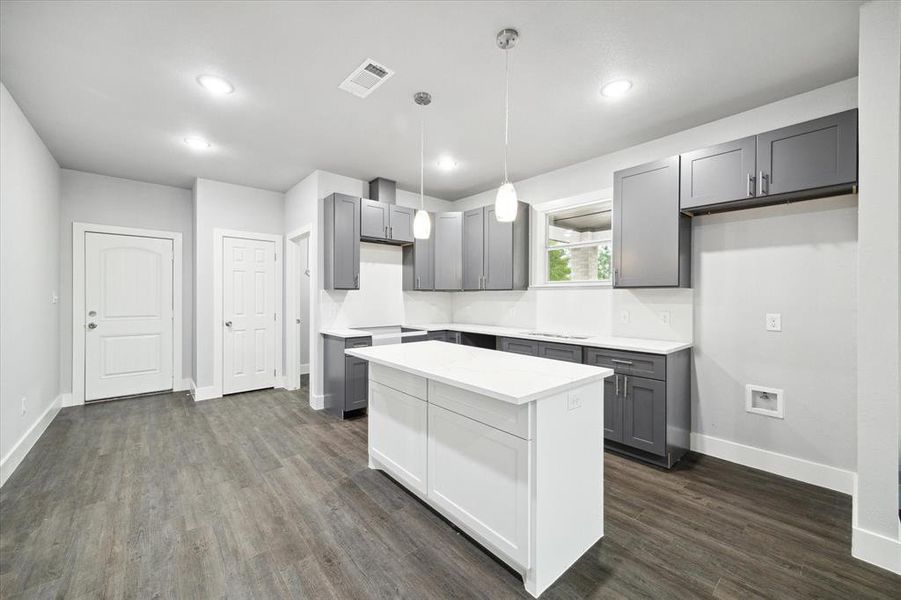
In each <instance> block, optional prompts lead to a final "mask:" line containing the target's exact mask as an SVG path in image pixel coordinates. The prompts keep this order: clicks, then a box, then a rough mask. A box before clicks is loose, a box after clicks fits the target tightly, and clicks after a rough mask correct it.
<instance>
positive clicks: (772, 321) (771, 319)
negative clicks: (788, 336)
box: [766, 313, 782, 331]
mask: <svg viewBox="0 0 901 600" xmlns="http://www.w3.org/2000/svg"><path fill="white" fill-rule="evenodd" d="M766 330H767V331H782V314H781V313H767V314H766Z"/></svg>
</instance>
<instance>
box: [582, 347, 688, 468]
mask: <svg viewBox="0 0 901 600" xmlns="http://www.w3.org/2000/svg"><path fill="white" fill-rule="evenodd" d="M584 354H585V357H584V358H585V360H584V362H585V364H590V365H595V366H599V367H607V368H612V369H613V370H614V374H613V375H612V376H610V377H608V378H607V379H606V380H605V382H604V439H605V441H606V443H605V447H606V448H607V449H608V450H611V451H614V452H619V453H621V454H626V455H629V456H632V457H634V458H638V459H640V460H643V461H645V462H649V463H652V464H655V465H658V466H661V467H665V468H670V467H672V466H673V465H674V464H675V463H676V462H677V461H678V460H679V459H680V458H682V456H684V455H685V453H686V452H688V449H689V445H690V435H691V389H690V384H689V382H690V379H689V376H690V367H691V351H690V350H682V351H679V352H675V353H673V354H667V355H660V354H646V353H640V352H625V351H622V350H608V349H606V348H584Z"/></svg>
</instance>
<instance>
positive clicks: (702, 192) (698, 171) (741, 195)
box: [679, 135, 757, 210]
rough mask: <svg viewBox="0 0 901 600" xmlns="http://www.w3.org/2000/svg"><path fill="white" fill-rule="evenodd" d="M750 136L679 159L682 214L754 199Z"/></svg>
mask: <svg viewBox="0 0 901 600" xmlns="http://www.w3.org/2000/svg"><path fill="white" fill-rule="evenodd" d="M756 153H757V138H756V137H754V136H753V135H752V136H750V137H746V138H742V139H740V140H734V141H731V142H726V143H725V144H717V145H716V146H711V147H710V148H702V149H700V150H695V151H694V152H688V153H686V154H683V155H682V156H681V161H680V162H681V169H682V174H681V179H682V183H681V186H682V191H681V194H680V197H679V206H680V207H681V208H682V210H685V209H687V208H695V207H698V206H709V205H711V204H718V203H721V202H732V201H735V200H743V199H746V198H753V197H754V195H755V193H756V192H755V183H756V169H757V157H756Z"/></svg>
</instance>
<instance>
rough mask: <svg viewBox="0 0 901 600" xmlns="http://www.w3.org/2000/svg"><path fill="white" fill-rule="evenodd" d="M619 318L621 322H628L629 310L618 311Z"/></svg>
mask: <svg viewBox="0 0 901 600" xmlns="http://www.w3.org/2000/svg"><path fill="white" fill-rule="evenodd" d="M619 320H620V321H622V322H623V323H628V322H629V311H627V310H623V311H620V313H619Z"/></svg>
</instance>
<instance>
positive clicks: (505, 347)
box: [497, 337, 538, 356]
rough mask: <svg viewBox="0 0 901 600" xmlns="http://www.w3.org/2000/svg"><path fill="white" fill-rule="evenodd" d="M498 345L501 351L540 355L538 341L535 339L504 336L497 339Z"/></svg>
mask: <svg viewBox="0 0 901 600" xmlns="http://www.w3.org/2000/svg"><path fill="white" fill-rule="evenodd" d="M497 346H498V348H497V349H498V350H500V351H501V352H512V353H514V354H526V355H528V356H538V342H536V341H535V340H521V339H517V338H506V337H502V338H498V339H497Z"/></svg>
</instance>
